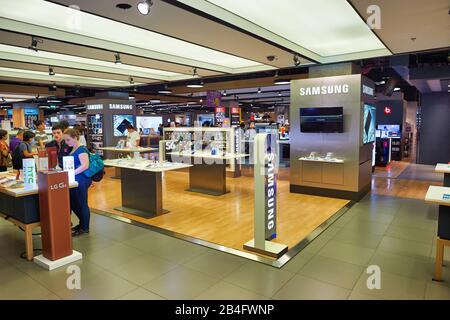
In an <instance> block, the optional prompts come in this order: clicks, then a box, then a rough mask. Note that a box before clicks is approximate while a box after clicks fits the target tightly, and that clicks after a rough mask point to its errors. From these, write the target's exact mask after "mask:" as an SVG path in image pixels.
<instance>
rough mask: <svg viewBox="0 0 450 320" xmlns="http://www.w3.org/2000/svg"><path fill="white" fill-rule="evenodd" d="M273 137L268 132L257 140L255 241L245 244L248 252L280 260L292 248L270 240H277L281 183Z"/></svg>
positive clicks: (261, 134) (255, 148)
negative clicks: (278, 186) (278, 193)
mask: <svg viewBox="0 0 450 320" xmlns="http://www.w3.org/2000/svg"><path fill="white" fill-rule="evenodd" d="M269 138H270V136H269V135H268V134H267V133H259V134H257V135H256V137H255V144H254V148H253V149H254V155H253V156H254V162H255V163H254V183H255V197H254V239H252V240H250V241H249V242H247V243H246V244H244V249H246V250H249V251H254V252H258V253H261V254H264V255H267V256H270V257H273V258H276V259H278V258H279V257H281V256H282V255H283V254H285V253H286V252H287V250H288V247H287V246H286V245H284V244H281V243H275V242H271V241H270V240H272V239H274V238H275V237H276V212H277V202H276V198H277V181H276V163H275V161H276V156H275V151H274V150H275V149H276V146H273V147H270V146H269V144H270V140H269Z"/></svg>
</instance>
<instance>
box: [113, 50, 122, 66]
mask: <svg viewBox="0 0 450 320" xmlns="http://www.w3.org/2000/svg"><path fill="white" fill-rule="evenodd" d="M114 57H115V58H116V61H114V63H115V64H122V61H121V60H120V53H118V52H117V53H115V54H114Z"/></svg>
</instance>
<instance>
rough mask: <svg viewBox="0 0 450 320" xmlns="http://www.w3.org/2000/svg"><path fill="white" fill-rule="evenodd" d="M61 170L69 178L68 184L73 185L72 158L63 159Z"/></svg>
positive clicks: (73, 164)
mask: <svg viewBox="0 0 450 320" xmlns="http://www.w3.org/2000/svg"><path fill="white" fill-rule="evenodd" d="M63 170H64V171H66V172H67V174H68V176H69V183H75V163H74V159H73V157H72V156H66V157H63Z"/></svg>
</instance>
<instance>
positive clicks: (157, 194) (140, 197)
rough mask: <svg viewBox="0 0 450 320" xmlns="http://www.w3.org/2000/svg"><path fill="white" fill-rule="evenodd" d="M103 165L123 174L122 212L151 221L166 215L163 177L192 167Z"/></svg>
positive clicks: (141, 163) (131, 162)
mask: <svg viewBox="0 0 450 320" xmlns="http://www.w3.org/2000/svg"><path fill="white" fill-rule="evenodd" d="M105 165H106V166H110V167H115V168H120V169H121V170H122V179H121V190H122V206H120V207H118V208H115V210H119V211H122V212H126V213H130V214H134V215H137V216H140V217H144V218H152V217H155V216H158V215H162V214H165V213H167V212H169V211H168V210H164V209H163V197H162V173H163V172H166V171H170V170H179V169H184V168H188V167H191V165H188V164H182V163H172V162H163V163H151V161H149V160H143V159H140V160H133V159H132V160H128V159H115V160H105Z"/></svg>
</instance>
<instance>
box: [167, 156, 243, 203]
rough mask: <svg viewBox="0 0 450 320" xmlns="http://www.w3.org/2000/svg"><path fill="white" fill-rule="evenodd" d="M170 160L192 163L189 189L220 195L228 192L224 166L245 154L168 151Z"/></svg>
mask: <svg viewBox="0 0 450 320" xmlns="http://www.w3.org/2000/svg"><path fill="white" fill-rule="evenodd" d="M167 154H168V155H171V156H172V161H175V162H178V161H180V162H181V163H189V164H192V166H190V168H189V189H187V191H191V192H198V193H203V194H208V195H213V196H221V195H223V194H225V193H227V192H228V190H227V179H226V167H227V164H228V163H229V162H230V161H233V160H236V159H239V158H245V157H247V156H248V155H246V154H225V155H211V154H208V153H204V152H196V153H194V154H191V153H185V152H182V153H180V152H170V153H167Z"/></svg>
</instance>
